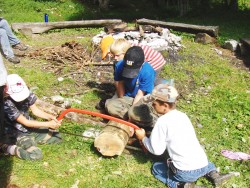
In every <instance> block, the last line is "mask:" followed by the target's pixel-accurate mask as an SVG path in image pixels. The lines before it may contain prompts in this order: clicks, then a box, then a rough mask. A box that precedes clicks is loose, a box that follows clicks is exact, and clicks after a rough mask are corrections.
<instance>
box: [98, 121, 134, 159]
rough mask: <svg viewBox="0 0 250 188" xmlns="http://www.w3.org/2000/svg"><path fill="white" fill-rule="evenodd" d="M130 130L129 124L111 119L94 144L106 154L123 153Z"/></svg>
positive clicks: (109, 155) (110, 155)
mask: <svg viewBox="0 0 250 188" xmlns="http://www.w3.org/2000/svg"><path fill="white" fill-rule="evenodd" d="M129 131H130V128H129V126H127V125H124V124H121V123H117V122H114V121H109V122H108V124H107V125H106V127H104V128H103V130H102V131H101V133H100V134H99V135H98V136H97V137H96V138H95V142H94V146H95V147H96V149H97V150H98V151H99V152H100V153H101V154H102V155H104V156H108V157H112V156H115V155H121V154H122V152H123V150H124V148H125V146H126V145H127V143H128V139H129Z"/></svg>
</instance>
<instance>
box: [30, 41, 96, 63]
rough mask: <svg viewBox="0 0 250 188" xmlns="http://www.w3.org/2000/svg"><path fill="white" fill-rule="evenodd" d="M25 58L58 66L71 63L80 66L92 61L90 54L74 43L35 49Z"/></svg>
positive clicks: (80, 45) (84, 48)
mask: <svg viewBox="0 0 250 188" xmlns="http://www.w3.org/2000/svg"><path fill="white" fill-rule="evenodd" d="M93 53H94V52H93ZM27 56H28V57H30V58H32V59H37V58H43V59H45V60H50V61H52V62H55V63H60V64H67V62H71V63H75V64H79V65H80V66H82V65H84V64H89V63H90V62H91V61H93V57H92V54H90V53H88V52H87V48H86V47H84V46H83V45H82V44H80V43H77V42H75V41H71V42H66V43H64V44H62V45H61V46H55V47H47V48H42V49H37V50H35V51H31V52H30V53H29V54H27Z"/></svg>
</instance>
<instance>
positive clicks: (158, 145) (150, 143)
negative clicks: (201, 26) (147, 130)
mask: <svg viewBox="0 0 250 188" xmlns="http://www.w3.org/2000/svg"><path fill="white" fill-rule="evenodd" d="M143 143H144V145H145V147H146V148H147V149H148V150H149V151H150V152H151V153H152V154H155V155H161V154H163V152H164V151H165V150H166V148H167V150H168V153H169V156H170V158H171V159H172V161H173V164H174V166H175V167H176V168H178V169H180V170H196V169H199V168H202V167H205V166H207V165H208V159H207V156H206V153H205V152H204V150H203V148H202V147H201V145H200V143H199V141H198V139H197V137H196V134H195V130H194V127H193V125H192V123H191V121H190V119H189V118H188V116H187V115H186V114H185V113H183V112H180V111H178V110H176V109H175V110H171V111H170V112H168V113H166V114H164V115H162V116H161V117H159V118H158V120H157V122H156V124H155V126H154V128H153V130H152V133H151V135H150V138H147V137H145V138H144V139H143Z"/></svg>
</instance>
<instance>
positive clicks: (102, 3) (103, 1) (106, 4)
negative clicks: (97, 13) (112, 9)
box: [99, 0, 109, 10]
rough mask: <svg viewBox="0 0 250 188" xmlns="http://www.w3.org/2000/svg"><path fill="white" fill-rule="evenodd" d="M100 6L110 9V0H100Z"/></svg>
mask: <svg viewBox="0 0 250 188" xmlns="http://www.w3.org/2000/svg"><path fill="white" fill-rule="evenodd" d="M99 8H100V9H101V10H108V8H109V0H99Z"/></svg>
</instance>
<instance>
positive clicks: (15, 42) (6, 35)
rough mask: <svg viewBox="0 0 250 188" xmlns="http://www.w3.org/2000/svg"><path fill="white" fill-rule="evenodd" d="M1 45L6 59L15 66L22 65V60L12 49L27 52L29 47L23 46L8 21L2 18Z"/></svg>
mask: <svg viewBox="0 0 250 188" xmlns="http://www.w3.org/2000/svg"><path fill="white" fill-rule="evenodd" d="M0 44H1V49H2V52H3V54H4V56H5V57H6V59H7V60H8V61H9V62H11V63H14V64H17V63H20V60H19V58H17V57H16V56H15V55H14V52H13V50H12V48H14V49H17V50H20V51H25V50H27V49H28V47H27V46H26V45H24V44H22V43H21V42H20V40H19V39H18V38H17V37H16V36H15V35H14V34H13V32H12V30H11V28H10V26H9V24H8V22H7V20H5V19H4V18H0ZM11 47H12V48H11Z"/></svg>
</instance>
